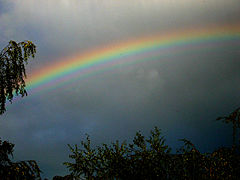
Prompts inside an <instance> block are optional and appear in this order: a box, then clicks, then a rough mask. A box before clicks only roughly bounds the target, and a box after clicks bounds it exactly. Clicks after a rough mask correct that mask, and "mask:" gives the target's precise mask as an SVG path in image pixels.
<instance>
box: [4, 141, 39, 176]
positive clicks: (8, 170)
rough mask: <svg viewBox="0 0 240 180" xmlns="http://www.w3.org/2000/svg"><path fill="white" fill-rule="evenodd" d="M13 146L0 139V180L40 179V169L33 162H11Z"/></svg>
mask: <svg viewBox="0 0 240 180" xmlns="http://www.w3.org/2000/svg"><path fill="white" fill-rule="evenodd" d="M13 147H14V144H12V143H9V142H8V141H3V142H2V141H1V139H0V177H1V179H2V180H11V179H19V180H21V179H30V180H36V179H41V177H40V172H41V171H40V169H39V167H38V165H37V163H36V161H34V160H29V161H20V162H12V161H11V160H10V159H9V155H12V156H13Z"/></svg>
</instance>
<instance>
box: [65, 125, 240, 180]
mask: <svg viewBox="0 0 240 180" xmlns="http://www.w3.org/2000/svg"><path fill="white" fill-rule="evenodd" d="M181 141H183V142H184V145H183V146H182V147H181V148H180V149H179V150H178V151H177V153H176V154H171V153H170V152H171V149H170V148H169V147H168V146H167V145H166V144H165V139H164V138H163V137H162V136H161V133H160V130H159V129H158V128H157V127H155V129H154V130H153V131H151V135H150V137H149V138H147V139H146V138H145V137H144V136H143V135H142V134H141V133H140V132H137V133H136V136H135V137H134V139H133V143H130V144H127V143H126V142H123V143H119V141H116V142H115V143H112V144H111V145H106V144H102V145H101V146H97V147H96V148H92V146H91V141H90V138H89V136H88V135H87V139H86V141H82V142H81V147H80V148H79V147H78V146H77V145H75V147H72V146H70V145H68V146H69V148H70V150H71V153H72V154H70V155H69V157H70V158H71V159H73V160H74V162H65V163H64V165H66V166H67V168H68V169H69V170H70V172H71V176H72V177H74V178H76V179H89V180H94V179H110V180H113V179H117V180H119V179H139V180H146V179H149V180H151V179H169V180H176V179H179V180H188V179H193V180H194V179H202V180H211V179H212V180H215V179H220V180H223V179H239V176H240V167H239V163H240V155H239V154H236V153H235V152H234V151H233V150H232V149H228V148H219V149H217V150H216V151H214V152H213V153H201V152H200V151H199V150H198V149H197V148H196V147H195V145H194V144H193V143H191V142H190V141H189V140H186V139H181Z"/></svg>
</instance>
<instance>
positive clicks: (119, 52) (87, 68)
mask: <svg viewBox="0 0 240 180" xmlns="http://www.w3.org/2000/svg"><path fill="white" fill-rule="evenodd" d="M224 40H240V24H234V25H225V26H211V27H205V28H193V29H187V30H179V31H174V32H168V33H159V34H155V35H151V36H147V37H143V38H139V39H131V40H127V41H124V42H122V43H118V44H112V45H110V46H106V47H104V48H99V49H95V50H89V51H87V52H83V53H79V54H77V55H74V56H72V57H69V58H65V59H63V60H61V61H59V62H55V63H51V64H49V65H48V66H47V67H43V68H41V69H40V70H38V71H37V72H32V73H31V74H29V75H28V77H29V78H27V80H26V84H27V90H28V91H29V90H30V91H31V90H34V89H38V88H40V87H44V85H46V84H48V85H49V86H51V83H52V82H54V81H55V82H56V81H57V82H58V83H60V84H61V79H66V78H64V77H68V76H71V74H73V73H76V72H78V71H82V74H84V73H91V72H92V71H94V70H95V69H96V68H93V67H101V66H103V64H106V63H110V64H111V63H112V65H114V63H113V62H114V61H116V60H118V59H121V58H122V59H124V58H127V57H130V56H131V55H135V54H141V53H146V52H148V51H152V50H160V49H164V48H169V47H178V46H179V47H181V46H182V45H186V44H188V45H191V44H196V43H204V42H211V41H224ZM145 59H146V60H148V58H147V57H146V58H145ZM150 59H151V58H150ZM135 61H136V62H137V60H135ZM141 61H142V60H141ZM91 68H92V70H91ZM98 69H99V68H98ZM80 74H81V73H80Z"/></svg>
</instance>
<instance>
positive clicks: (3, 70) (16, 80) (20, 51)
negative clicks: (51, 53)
mask: <svg viewBox="0 0 240 180" xmlns="http://www.w3.org/2000/svg"><path fill="white" fill-rule="evenodd" d="M35 53H36V46H35V45H34V44H33V43H32V42H31V41H23V42H19V43H16V42H15V41H10V42H9V44H8V45H7V46H6V47H5V48H4V49H3V50H2V51H1V53H0V115H1V114H3V113H4V112H5V111H6V107H5V103H6V100H8V101H10V102H11V103H12V99H13V97H14V95H15V94H16V95H19V94H20V95H21V96H22V97H23V96H25V95H27V92H26V90H25V81H24V78H26V73H25V64H27V62H28V59H29V57H30V56H31V57H33V58H34V55H35Z"/></svg>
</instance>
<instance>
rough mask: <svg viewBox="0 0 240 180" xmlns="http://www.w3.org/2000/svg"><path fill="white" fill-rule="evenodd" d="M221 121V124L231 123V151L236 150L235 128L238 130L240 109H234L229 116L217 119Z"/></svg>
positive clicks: (239, 126)
mask: <svg viewBox="0 0 240 180" xmlns="http://www.w3.org/2000/svg"><path fill="white" fill-rule="evenodd" d="M219 120H222V122H224V123H226V124H228V123H232V128H233V129H232V131H233V132H232V138H233V139H232V141H233V149H234V150H235V149H236V135H237V128H240V107H239V108H237V109H235V110H234V111H233V112H232V113H230V114H229V116H224V117H218V118H217V121H219ZM238 145H239V152H240V134H239V144H238Z"/></svg>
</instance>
